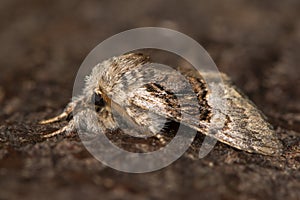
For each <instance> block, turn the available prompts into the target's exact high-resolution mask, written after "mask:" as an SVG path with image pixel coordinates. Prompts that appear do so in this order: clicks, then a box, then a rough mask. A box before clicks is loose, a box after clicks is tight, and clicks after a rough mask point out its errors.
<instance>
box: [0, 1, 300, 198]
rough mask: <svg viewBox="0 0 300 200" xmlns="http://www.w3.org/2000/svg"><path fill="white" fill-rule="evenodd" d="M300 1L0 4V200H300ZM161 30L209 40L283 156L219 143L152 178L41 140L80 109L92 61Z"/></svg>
mask: <svg viewBox="0 0 300 200" xmlns="http://www.w3.org/2000/svg"><path fill="white" fill-rule="evenodd" d="M299 10H300V2H299V1H298V0H294V1H293V0H286V1H280V0H278V1H259V0H255V1H247V0H244V1H238V0H230V1H226V2H225V1H224V2H223V1H209V2H208V1H184V3H183V2H181V3H178V2H177V3H173V1H158V0H154V1H143V2H141V1H131V0H129V1H96V0H95V1H77V0H72V1H40V0H29V1H26V3H25V2H24V1H17V0H3V1H1V3H0V16H1V17H0V30H1V31H0V44H1V46H0V68H1V73H0V108H1V109H0V199H71V198H72V199H83V198H85V199H300V172H299V171H300V103H299V102H300V87H299V85H300V78H299V74H300V68H299V61H300V60H299V58H300V57H299V45H300V21H299ZM140 26H161V27H169V28H172V29H175V30H178V31H181V32H183V33H185V34H187V35H189V36H191V37H193V38H194V39H196V40H197V41H198V42H200V43H201V44H202V45H203V46H204V48H205V49H206V50H207V51H208V52H209V53H210V54H211V56H212V58H213V59H214V61H215V62H216V64H217V66H218V67H219V69H220V70H221V71H224V72H226V73H227V74H228V75H229V76H230V77H231V78H232V79H233V80H234V82H235V83H236V84H237V85H238V86H239V87H240V88H241V89H242V90H243V91H244V92H245V93H246V94H247V95H248V96H249V97H250V98H251V99H252V100H253V101H254V102H255V103H256V104H257V106H258V107H259V108H260V109H261V110H262V111H263V112H264V113H266V115H267V116H268V118H269V120H270V122H271V123H272V124H273V125H274V127H275V128H276V131H277V133H278V135H279V137H280V139H281V140H282V142H283V144H284V146H285V149H284V153H283V155H282V156H280V157H268V156H262V155H257V154H249V153H245V152H242V151H238V150H236V149H234V148H231V147H229V146H227V145H224V144H220V143H218V144H217V145H216V147H215V148H214V150H213V151H212V152H211V153H210V154H209V155H208V156H207V157H205V158H204V159H201V160H198V159H196V158H195V157H196V151H195V150H194V149H193V148H191V149H190V150H189V151H188V152H187V153H186V154H185V155H184V156H183V157H182V158H180V159H179V160H177V161H176V162H174V163H173V164H172V165H170V166H168V167H166V168H164V169H162V170H160V171H156V172H152V173H147V174H126V173H122V172H118V171H116V170H113V169H110V168H108V167H105V166H104V165H102V164H101V163H99V162H98V161H97V160H95V159H94V158H93V157H92V156H91V155H90V154H89V153H88V152H87V151H86V150H85V148H84V147H83V145H82V144H81V142H80V140H79V138H78V137H76V136H74V137H69V138H68V137H63V136H60V137H58V138H52V139H50V140H44V139H41V138H40V137H39V136H40V135H41V134H42V133H49V132H50V131H52V130H56V129H57V128H59V127H61V126H62V125H63V123H61V124H52V125H47V126H41V125H38V123H37V122H38V121H39V120H41V119H45V118H47V117H51V116H54V115H55V114H58V113H59V112H60V111H61V110H62V109H63V108H64V106H65V104H66V103H67V102H68V101H69V99H70V98H71V94H72V86H73V81H74V78H75V75H76V72H77V69H78V68H79V66H80V64H81V62H82V61H83V59H84V57H85V56H86V55H87V53H88V52H89V51H90V50H91V49H92V48H93V47H95V46H96V45H97V44H98V43H99V42H101V41H103V40H104V39H106V38H107V37H109V36H111V35H113V34H116V33H119V32H120V31H124V30H127V29H130V28H135V27H140Z"/></svg>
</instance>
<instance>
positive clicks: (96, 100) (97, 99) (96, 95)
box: [90, 90, 106, 112]
mask: <svg viewBox="0 0 300 200" xmlns="http://www.w3.org/2000/svg"><path fill="white" fill-rule="evenodd" d="M90 101H91V104H92V105H93V106H94V107H95V110H96V112H101V111H102V110H103V109H104V108H105V106H106V102H105V99H104V95H103V94H102V93H101V92H100V91H99V90H95V91H94V92H93V94H92V96H91V99H90Z"/></svg>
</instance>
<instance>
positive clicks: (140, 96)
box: [41, 53, 282, 155]
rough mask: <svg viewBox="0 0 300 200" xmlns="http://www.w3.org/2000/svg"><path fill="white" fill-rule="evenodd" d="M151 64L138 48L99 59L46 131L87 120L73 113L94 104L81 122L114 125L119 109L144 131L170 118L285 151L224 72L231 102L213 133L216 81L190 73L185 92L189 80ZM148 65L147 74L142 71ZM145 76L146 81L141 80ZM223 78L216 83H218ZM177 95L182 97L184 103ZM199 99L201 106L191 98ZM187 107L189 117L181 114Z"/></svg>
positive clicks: (227, 138)
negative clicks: (59, 123) (54, 124)
mask: <svg viewBox="0 0 300 200" xmlns="http://www.w3.org/2000/svg"><path fill="white" fill-rule="evenodd" d="M149 65H151V63H150V62H149V57H147V56H145V55H143V54H136V53H131V54H126V55H121V56H118V57H113V58H110V59H108V60H106V61H103V62H102V63H99V64H97V65H96V66H95V67H94V68H93V70H92V73H91V74H90V75H89V76H88V77H87V79H86V83H85V88H84V90H83V93H82V95H79V96H78V97H76V98H75V99H73V100H72V101H71V102H70V103H69V104H68V105H67V106H66V108H65V110H64V111H63V112H62V113H61V114H60V115H59V116H56V117H54V118H51V119H49V120H44V121H42V122H41V123H42V124H47V123H52V122H57V121H60V120H68V121H69V122H68V124H67V125H66V126H65V127H63V128H62V129H60V130H58V131H55V132H53V133H51V134H47V135H44V137H52V136H55V135H58V134H61V133H63V132H65V133H67V134H68V133H71V132H73V131H75V130H76V128H75V124H76V123H77V124H82V122H81V121H80V119H79V118H75V117H74V116H73V112H74V111H76V112H80V110H82V109H85V110H89V111H84V112H87V114H86V115H84V116H85V118H86V119H85V122H84V124H83V125H82V126H86V127H90V129H92V130H97V129H99V130H101V132H105V131H111V130H115V129H117V128H118V122H117V121H116V120H115V119H114V117H113V114H112V110H114V111H115V112H117V113H119V114H120V115H121V116H122V117H123V118H125V120H126V121H129V123H130V124H132V125H133V126H134V127H135V128H137V129H139V130H140V131H142V132H143V131H144V132H145V133H151V134H152V133H153V132H156V131H157V124H159V121H161V118H167V119H169V120H173V121H175V122H179V123H182V124H184V125H185V126H188V127H190V128H191V129H194V130H196V131H197V132H199V133H201V134H205V135H208V136H210V137H212V138H215V139H217V140H218V141H220V142H222V143H225V144H228V145H230V146H232V147H235V148H237V149H240V150H244V151H247V152H250V153H260V154H264V155H277V154H280V152H281V149H282V144H281V142H280V141H279V140H278V138H277V137H276V134H275V131H274V130H273V128H272V126H271V125H270V124H269V123H268V122H267V121H266V117H265V116H264V114H263V113H262V112H261V111H259V110H258V109H257V107H256V106H255V105H254V104H253V103H252V102H251V101H250V100H249V99H248V98H247V97H246V96H245V95H243V94H242V93H241V92H240V91H239V90H238V89H237V88H236V87H235V86H234V85H233V84H232V82H231V81H230V79H229V78H228V77H227V76H226V75H225V74H221V77H222V91H221V93H219V94H218V95H221V98H222V99H224V102H225V103H226V109H225V110H219V111H218V112H219V115H220V114H221V115H223V116H224V123H223V125H222V127H221V128H219V129H217V131H216V132H214V133H211V132H210V131H208V130H209V128H210V127H212V126H214V124H213V122H214V121H213V119H214V117H215V116H214V115H215V113H214V112H213V111H212V110H213V109H214V105H215V103H214V102H213V101H214V98H213V95H212V91H211V87H208V83H206V82H205V80H204V79H203V78H202V77H201V74H199V75H195V74H189V73H187V74H186V80H187V81H188V83H189V87H191V88H192V93H191V92H186V91H187V88H186V84H181V80H177V79H176V76H170V74H169V73H167V70H166V69H164V68H160V69H158V68H151V67H149ZM146 67H148V68H147V69H146ZM141 69H144V70H141ZM145 69H146V70H145ZM145 71H146V72H147V76H146V75H145V73H143V72H145ZM149 74H150V75H149ZM207 76H209V77H211V80H213V78H214V76H220V74H214V73H211V74H208V75H207ZM140 80H143V82H145V84H137V82H139V81H140ZM170 83H176V86H175V87H173V90H174V88H175V90H176V91H171V90H169V89H168V84H170ZM218 84H220V83H216V84H212V85H213V87H218ZM178 96H181V97H182V98H181V99H183V102H181V104H180V105H179V104H178ZM195 99H196V101H197V106H195V105H194V104H192V103H191V101H194V100H195ZM88 112H93V113H94V114H95V113H96V116H97V122H93V121H91V120H89V117H90V116H91V115H92V114H88ZM182 113H184V114H185V116H187V117H182V116H183V115H182ZM153 116H154V117H153ZM153 119H156V120H153Z"/></svg>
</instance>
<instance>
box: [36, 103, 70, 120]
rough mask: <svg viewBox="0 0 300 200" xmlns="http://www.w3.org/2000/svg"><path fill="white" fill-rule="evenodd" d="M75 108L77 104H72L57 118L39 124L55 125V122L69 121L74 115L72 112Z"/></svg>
mask: <svg viewBox="0 0 300 200" xmlns="http://www.w3.org/2000/svg"><path fill="white" fill-rule="evenodd" d="M74 107H75V104H74V103H70V104H69V105H68V106H67V107H66V109H65V110H64V111H63V112H62V113H61V114H60V115H58V116H55V117H53V118H50V119H46V120H42V121H40V122H39V124H50V123H53V122H59V121H61V120H63V119H67V118H68V117H69V116H70V115H71V114H72V111H73V110H74Z"/></svg>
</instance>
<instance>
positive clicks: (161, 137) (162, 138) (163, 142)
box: [154, 134, 167, 145]
mask: <svg viewBox="0 0 300 200" xmlns="http://www.w3.org/2000/svg"><path fill="white" fill-rule="evenodd" d="M154 137H156V139H158V140H159V141H160V142H161V144H162V145H165V144H166V143H167V141H166V139H165V138H164V137H163V136H162V135H161V134H156V135H155V136H154Z"/></svg>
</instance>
